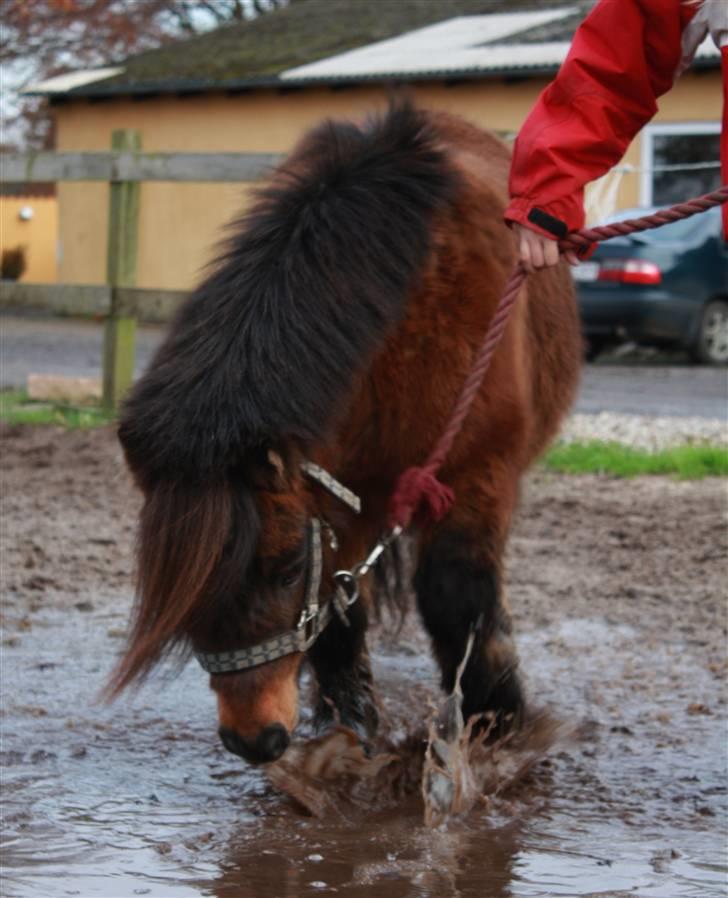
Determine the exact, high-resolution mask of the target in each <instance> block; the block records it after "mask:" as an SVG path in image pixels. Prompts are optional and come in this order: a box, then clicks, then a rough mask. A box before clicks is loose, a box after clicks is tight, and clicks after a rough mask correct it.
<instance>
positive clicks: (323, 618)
mask: <svg viewBox="0 0 728 898" xmlns="http://www.w3.org/2000/svg"><path fill="white" fill-rule="evenodd" d="M301 468H302V470H303V472H304V473H305V474H307V475H308V476H309V477H311V478H312V479H313V480H316V481H317V482H318V483H320V484H321V485H322V486H323V487H324V488H325V489H326V490H328V492H330V493H331V494H332V495H333V496H336V498H337V499H339V500H341V501H342V502H343V503H344V504H345V505H348V506H349V508H351V509H352V510H353V511H355V512H356V513H357V514H358V513H359V512H360V511H361V502H360V500H359V497H358V496H356V495H354V493H352V492H351V490H348V489H347V488H346V487H345V486H343V485H342V484H341V483H339V481H338V480H336V479H335V478H334V477H332V476H331V474H329V473H328V471H324V469H323V468H320V467H319V466H318V465H315V464H313V462H304V463H303V464H302V465H301ZM322 529H328V530H330V528H329V527H328V525H327V524H325V523H324V524H322V522H321V521H320V520H319V519H318V518H311V520H310V521H309V522H308V527H307V539H308V558H309V563H308V571H307V573H306V597H305V600H304V603H303V609H302V611H301V616H300V618H299V619H298V623H297V624H296V627H295V629H293V630H288V631H287V632H286V633H281V634H280V635H279V636H272V637H271V638H270V639H266V640H264V641H263V642H259V643H258V644H257V645H253V646H250V647H249V648H245V649H238V650H237V651H232V652H195V657H196V658H197V660H198V661H199V662H200V666H201V667H202V668H203V669H204V670H206V671H207V672H208V673H213V674H220V673H234V672H235V671H240V670H248V669H249V668H251V667H259V666H260V665H261V664H267V663H268V662H269V661H276V660H277V659H278V658H283V657H285V656H286V655H292V654H294V653H295V652H307V651H308V650H309V649H310V648H311V646H312V645H313V644H314V642H315V641H316V640H317V639H318V637H319V635H320V634H321V633H322V632H323V630H324V629H325V628H326V626H327V624H328V623H329V621H330V620H331V617H332V615H333V613H334V612H336V613H338V614H339V615H340V616H341V618H342V620H343V621H344V623H345V624H346V625H347V626H348V623H349V622H348V620H347V619H346V611H347V609H348V608H349V607H350V606H351V605H353V604H354V602H355V601H356V600H357V599H358V597H359V591H358V588H356V583H355V581H354V589H353V590H352V588H351V584H350V583H349V582H347V581H345V577H346V576H349V577H351V575H350V574H349V572H348V571H341V572H339V574H340V575H342V577H344V580H342V578H341V577H339V574H337V575H336V576H337V587H336V590H335V593H334V596H333V598H331V599H329V601H328V602H324V604H323V605H322V604H320V602H319V592H320V589H321V574H322V565H323V556H322V552H321V532H322ZM331 543H332V548H336V538H335V536H334V534H333V531H331Z"/></svg>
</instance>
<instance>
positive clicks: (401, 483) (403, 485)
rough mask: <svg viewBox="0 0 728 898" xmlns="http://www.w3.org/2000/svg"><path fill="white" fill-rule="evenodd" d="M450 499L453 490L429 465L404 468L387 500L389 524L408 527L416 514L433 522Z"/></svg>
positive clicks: (440, 515)
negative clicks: (388, 501)
mask: <svg viewBox="0 0 728 898" xmlns="http://www.w3.org/2000/svg"><path fill="white" fill-rule="evenodd" d="M454 501H455V493H453V491H452V490H451V489H450V487H449V486H446V484H444V483H442V482H441V481H439V480H438V479H437V477H435V475H434V473H433V472H432V471H431V470H430V469H429V468H407V470H406V471H404V473H403V474H402V475H401V476H400V478H399V480H398V481H397V487H396V489H395V491H394V495H393V496H392V498H391V500H390V503H389V525H390V526H391V527H395V526H397V525H399V526H401V527H408V526H409V525H410V522H411V521H412V518H413V517H414V516H415V515H416V514H418V513H419V514H420V515H421V517H423V518H424V519H425V520H426V521H430V522H433V523H434V522H435V521H439V520H440V519H441V518H444V517H445V515H446V514H447V513H448V511H450V509H451V507H452V504H453V502H454Z"/></svg>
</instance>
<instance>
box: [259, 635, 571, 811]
mask: <svg viewBox="0 0 728 898" xmlns="http://www.w3.org/2000/svg"><path fill="white" fill-rule="evenodd" d="M475 635H476V634H475V631H474V632H472V633H471V634H470V637H469V638H468V643H467V646H466V650H465V653H464V655H463V659H462V661H461V663H460V665H459V667H458V670H457V673H456V677H455V686H454V688H453V691H452V692H451V693H450V695H448V696H447V698H445V700H444V701H443V702H442V703H441V705H440V706H439V708H438V707H437V706H435V705H433V706H432V714H431V717H430V720H429V722H428V724H427V725H426V727H422V726H420V727H419V729H416V730H415V731H414V732H412V733H411V734H410V735H408V736H407V737H406V738H405V739H403V740H401V741H400V742H398V743H396V744H393V743H390V742H388V741H387V740H386V739H380V740H379V742H378V743H377V745H376V746H375V747H374V750H373V751H372V752H371V753H368V752H367V750H366V749H365V747H364V746H363V745H362V744H361V742H360V740H359V737H358V736H357V735H356V733H354V732H353V731H352V730H350V729H347V728H346V727H344V726H342V725H337V726H336V727H335V728H334V729H332V730H331V731H330V732H329V733H326V734H325V735H323V736H319V737H317V738H314V739H309V740H307V741H303V742H300V743H298V744H296V745H294V746H292V747H291V748H289V749H288V751H287V752H286V754H285V756H284V758H283V759H281V760H280V761H277V762H276V763H274V764H270V765H268V766H267V767H266V773H267V776H268V778H269V779H270V781H271V783H272V784H273V785H274V786H275V787H276V788H277V789H279V790H280V791H281V792H284V793H285V794H287V795H288V796H289V797H290V798H291V799H292V800H293V802H294V803H295V805H297V806H298V807H299V808H300V809H302V810H303V811H304V812H305V813H307V814H310V815H311V816H314V817H318V818H325V817H332V816H335V817H340V818H342V819H344V818H346V817H347V816H348V815H349V814H350V813H351V812H352V811H355V810H358V811H359V812H363V813H373V812H378V811H382V810H384V809H387V808H392V807H396V806H397V805H399V804H402V803H404V802H405V801H407V800H409V799H411V798H412V796H414V795H417V794H418V793H419V795H420V797H421V799H422V812H423V817H424V821H425V824H426V825H427V826H429V827H435V826H439V825H441V824H443V823H445V822H447V821H448V820H450V819H454V818H462V817H464V816H466V815H467V814H468V813H469V812H470V811H471V810H472V809H473V808H474V807H476V806H481V807H482V806H483V805H485V806H487V805H489V804H490V803H491V801H492V800H493V798H495V797H496V796H499V795H502V794H503V793H504V792H505V791H506V790H508V789H509V788H510V787H512V786H513V785H515V784H516V783H517V782H519V781H521V780H522V779H523V778H524V777H525V775H526V774H527V773H528V772H529V771H530V770H531V769H532V768H533V767H534V765H535V764H537V763H538V762H539V761H540V760H542V759H543V758H544V756H545V755H546V754H547V752H548V751H549V750H550V749H552V748H553V747H554V745H555V744H556V743H557V742H563V741H565V740H566V739H567V738H570V737H571V736H573V734H574V730H573V728H570V727H567V726H566V725H564V724H563V723H560V722H558V721H556V720H555V719H554V718H553V717H551V715H549V714H547V713H545V712H537V713H531V714H530V715H529V716H528V717H527V718H526V720H525V721H524V722H523V724H522V725H521V726H520V727H519V728H518V729H517V730H514V731H513V732H511V733H509V734H508V735H506V736H504V737H502V738H499V739H496V740H492V739H491V738H490V737H491V733H492V728H493V724H494V719H493V718H491V719H490V720H489V721H488V720H486V723H485V726H480V725H481V724H482V723H483V718H484V717H486V715H475V716H473V717H471V718H470V719H469V720H467V721H465V720H464V719H463V714H462V700H463V693H462V688H461V679H462V675H463V672H464V670H465V667H466V665H467V663H468V659H469V657H470V654H471V652H472V648H473V644H474V641H475ZM476 728H478V729H477V731H476Z"/></svg>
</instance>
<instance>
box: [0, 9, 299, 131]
mask: <svg viewBox="0 0 728 898" xmlns="http://www.w3.org/2000/svg"><path fill="white" fill-rule="evenodd" d="M288 2H290V0H3V2H2V18H3V27H2V30H0V64H2V67H3V82H4V91H3V93H5V94H6V98H5V103H4V108H3V109H2V118H3V119H4V128H3V130H4V137H3V140H4V142H8V138H9V137H10V138H11V141H12V142H14V143H18V142H24V143H27V144H30V145H44V144H45V145H47V144H48V143H49V140H50V128H49V118H48V116H47V113H46V112H45V104H43V103H41V102H40V101H38V99H37V98H36V99H34V98H21V97H18V96H17V91H18V90H19V89H20V88H21V86H22V85H23V84H24V83H27V82H29V81H38V80H41V79H43V78H47V77H50V76H52V75H58V74H62V73H64V72H67V71H71V70H74V69H83V68H90V67H94V66H103V65H114V64H116V63H119V62H121V61H122V60H123V59H125V58H126V57H128V56H130V55H132V54H134V53H139V52H142V51H144V50H151V49H154V48H156V47H160V46H162V45H163V44H165V43H168V42H170V41H173V40H179V39H181V38H184V37H186V36H187V37H189V36H194V35H196V34H200V33H202V32H204V31H209V30H210V29H211V28H217V27H220V26H222V25H225V24H228V23H230V22H242V21H244V20H246V19H251V18H254V17H255V16H256V15H259V14H261V13H266V12H270V11H272V10H274V9H276V8H278V7H282V6H285V5H287V3H288Z"/></svg>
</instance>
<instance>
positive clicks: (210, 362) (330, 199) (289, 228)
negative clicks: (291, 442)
mask: <svg viewBox="0 0 728 898" xmlns="http://www.w3.org/2000/svg"><path fill="white" fill-rule="evenodd" d="M456 186H457V185H456V175H455V173H454V171H453V169H452V167H451V166H450V164H449V162H448V159H447V157H446V154H445V152H444V151H443V150H442V149H440V146H439V140H438V136H437V133H436V131H435V129H434V128H433V127H432V125H431V124H430V122H429V119H428V116H427V115H426V113H424V112H421V111H419V110H416V109H414V108H413V107H412V106H411V105H409V104H400V105H397V106H393V107H392V108H390V110H389V112H388V113H387V114H386V115H384V116H383V117H381V118H378V119H374V120H372V121H370V122H369V123H368V124H367V125H366V126H364V127H361V128H360V127H357V126H355V125H353V124H350V123H346V122H327V123H325V124H324V125H322V126H321V127H319V128H317V129H316V130H314V131H312V132H311V133H310V134H308V135H307V137H305V138H304V140H303V141H302V142H301V143H300V144H299V146H298V147H297V149H296V150H295V151H294V152H293V154H292V155H291V157H290V158H289V160H288V161H287V163H286V165H285V166H284V167H283V168H281V169H279V170H278V171H277V172H276V173H275V175H274V177H273V179H272V182H271V184H270V185H269V186H267V187H266V188H264V189H263V190H261V191H260V192H259V194H258V199H257V202H256V204H255V205H254V207H253V209H252V211H251V212H250V214H249V215H247V216H246V217H245V218H243V219H242V220H241V221H240V222H239V223H238V224H237V225H236V226H235V227H236V233H235V234H234V236H233V237H232V239H231V240H230V242H229V244H228V246H227V248H226V251H225V252H224V255H223V256H222V257H221V259H220V260H219V262H218V267H217V269H216V270H215V271H214V273H213V274H212V275H211V276H210V277H209V278H207V280H205V281H204V282H203V283H202V284H201V285H200V286H199V287H198V288H197V290H196V291H195V293H194V294H193V295H192V296H191V298H190V299H189V301H188V302H187V303H186V304H185V306H184V307H183V308H182V309H181V311H180V313H179V315H178V316H177V318H176V320H175V322H174V324H173V325H172V327H171V330H170V333H169V335H168V337H167V338H166V340H165V342H164V344H163V345H162V346H161V347H160V349H159V351H158V352H157V354H156V357H155V358H154V360H153V362H152V364H151V366H150V368H149V370H148V371H147V372H146V374H145V375H144V377H143V378H142V379H141V380H140V381H139V382H138V383H137V384H136V385H135V386H134V388H133V389H132V391H131V393H130V396H129V399H128V401H127V402H126V404H125V407H124V410H123V414H122V420H121V426H120V430H119V433H120V438H121V440H122V442H123V444H124V447H125V450H126V453H127V458H128V460H129V463H130V464H131V466H132V468H133V469H134V470H136V471H137V472H142V471H143V472H144V476H146V477H148V476H149V475H150V474H152V472H154V474H155V475H157V476H160V475H161V476H168V477H173V478H174V477H195V478H207V477H210V476H217V475H224V471H225V470H226V469H228V468H229V467H230V466H233V465H235V464H237V463H239V462H240V461H241V459H242V455H243V454H244V453H245V452H246V450H247V449H249V448H250V447H252V446H256V445H262V444H275V443H278V442H280V441H281V440H284V439H288V438H294V439H297V440H300V441H302V442H303V443H307V442H309V441H314V440H317V439H320V438H321V437H322V435H323V434H324V432H325V430H326V428H327V425H329V424H330V422H331V419H332V416H333V415H334V414H335V412H336V410H337V407H338V406H339V404H340V402H341V401H342V400H343V399H344V398H345V396H346V395H347V393H348V391H349V390H350V388H351V384H352V381H353V378H354V376H355V374H356V373H357V371H359V370H361V368H362V367H363V366H364V365H365V364H366V363H367V362H368V360H369V359H370V358H371V355H372V353H373V352H374V351H375V350H376V348H377V347H378V346H379V345H381V343H382V341H383V339H384V338H385V337H386V335H387V334H388V333H389V332H390V331H391V329H392V327H393V326H394V325H395V324H396V323H397V322H398V321H400V320H401V318H402V317H403V315H404V312H405V299H406V296H407V293H408V290H409V289H410V287H411V286H412V284H413V281H414V279H415V277H416V276H417V274H418V272H421V271H422V269H423V266H424V264H425V262H426V259H427V256H428V253H429V250H430V230H431V227H430V225H431V218H432V215H433V213H434V212H436V211H437V210H438V209H439V208H441V207H443V206H444V205H445V204H447V203H448V202H449V201H450V200H451V199H452V197H453V194H454V191H455V190H456Z"/></svg>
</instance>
